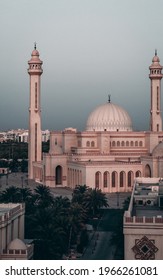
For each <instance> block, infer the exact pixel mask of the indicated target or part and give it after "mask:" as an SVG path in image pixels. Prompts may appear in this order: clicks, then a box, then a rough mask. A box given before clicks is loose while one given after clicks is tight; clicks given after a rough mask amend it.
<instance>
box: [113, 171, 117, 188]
mask: <svg viewBox="0 0 163 280" xmlns="http://www.w3.org/2000/svg"><path fill="white" fill-rule="evenodd" d="M116 185H117V172H115V171H113V172H112V188H115V187H116Z"/></svg>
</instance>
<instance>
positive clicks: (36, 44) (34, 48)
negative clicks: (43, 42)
mask: <svg viewBox="0 0 163 280" xmlns="http://www.w3.org/2000/svg"><path fill="white" fill-rule="evenodd" d="M36 45H37V44H36V42H34V49H35V50H36Z"/></svg>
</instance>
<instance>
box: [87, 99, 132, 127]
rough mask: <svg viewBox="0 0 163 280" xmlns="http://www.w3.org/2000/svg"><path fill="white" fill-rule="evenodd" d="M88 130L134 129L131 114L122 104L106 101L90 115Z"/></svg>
mask: <svg viewBox="0 0 163 280" xmlns="http://www.w3.org/2000/svg"><path fill="white" fill-rule="evenodd" d="M86 130H88V131H132V121H131V118H130V116H129V114H128V113H127V112H126V111H125V110H124V109H123V108H121V107H120V106H118V105H115V104H113V103H110V102H108V103H106V104H104V105H101V106H99V107H97V108H96V109H95V110H94V111H93V112H92V113H91V114H90V115H89V117H88V120H87V124H86Z"/></svg>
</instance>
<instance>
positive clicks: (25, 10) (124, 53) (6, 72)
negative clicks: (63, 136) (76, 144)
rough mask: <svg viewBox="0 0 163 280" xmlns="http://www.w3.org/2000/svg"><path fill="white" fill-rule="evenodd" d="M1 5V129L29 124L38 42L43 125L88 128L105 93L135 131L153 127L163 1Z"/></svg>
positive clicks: (5, 0)
mask: <svg viewBox="0 0 163 280" xmlns="http://www.w3.org/2000/svg"><path fill="white" fill-rule="evenodd" d="M0 7H1V9H0V34H1V45H0V54H1V75H0V98H1V102H0V130H7V129H11V128H15V129H16V128H25V129H28V107H29V76H28V73H27V68H28V60H29V59H30V57H31V52H32V50H33V48H34V42H37V49H38V50H39V52H40V59H41V60H43V71H44V72H43V75H42V83H41V101H42V102H41V107H42V129H43V130H44V129H50V130H63V129H64V128H66V127H75V128H77V129H78V130H84V129H85V127H86V121H87V118H88V116H89V114H90V113H91V111H93V110H94V109H95V108H96V107H97V106H99V105H101V104H104V103H105V102H107V101H108V94H110V95H111V102H113V103H115V104H117V105H119V106H122V107H123V108H124V109H125V110H126V111H127V112H128V113H129V115H130V116H131V118H132V123H133V128H134V129H135V130H148V129H149V121H150V80H149V66H150V64H151V63H152V58H153V56H154V53H155V49H157V52H158V56H159V58H160V64H161V65H163V20H162V11H163V1H161V0H156V1H153V0H138V1H131V0H123V1H121V0H69V1H67V0H15V1H10V0H0ZM162 83H163V81H162ZM162 95H163V92H162ZM161 107H162V109H163V98H162V104H161Z"/></svg>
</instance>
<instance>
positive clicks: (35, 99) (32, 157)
mask: <svg viewBox="0 0 163 280" xmlns="http://www.w3.org/2000/svg"><path fill="white" fill-rule="evenodd" d="M28 64H29V68H28V74H29V76H30V100H29V141H28V178H29V179H33V162H39V161H41V158H42V155H41V154H42V135H41V104H40V82H41V74H42V72H43V70H42V61H41V60H40V58H39V52H38V50H37V49H36V44H35V46H34V50H33V52H32V54H31V59H30V60H29V61H28Z"/></svg>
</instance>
